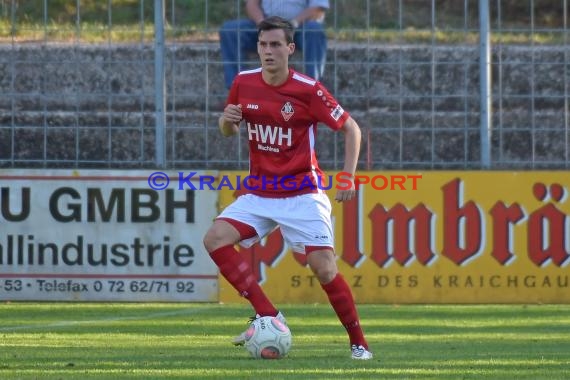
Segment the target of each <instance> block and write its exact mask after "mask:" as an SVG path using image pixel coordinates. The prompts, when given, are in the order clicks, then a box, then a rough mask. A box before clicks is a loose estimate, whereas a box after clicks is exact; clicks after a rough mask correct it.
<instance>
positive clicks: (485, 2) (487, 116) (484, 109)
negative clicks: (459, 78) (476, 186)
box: [479, 0, 492, 169]
mask: <svg viewBox="0 0 570 380" xmlns="http://www.w3.org/2000/svg"><path fill="white" fill-rule="evenodd" d="M489 17H490V15H489V0H479V41H480V44H479V57H480V59H479V73H480V75H479V77H480V79H479V80H480V88H481V106H480V113H481V128H480V129H481V166H482V168H484V169H486V168H489V167H490V166H491V128H492V120H491V31H490V22H489Z"/></svg>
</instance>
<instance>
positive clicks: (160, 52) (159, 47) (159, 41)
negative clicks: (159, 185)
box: [154, 0, 166, 167]
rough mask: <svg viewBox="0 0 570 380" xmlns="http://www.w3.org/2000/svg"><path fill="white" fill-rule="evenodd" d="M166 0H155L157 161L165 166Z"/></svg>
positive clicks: (159, 164)
mask: <svg viewBox="0 0 570 380" xmlns="http://www.w3.org/2000/svg"><path fill="white" fill-rule="evenodd" d="M164 18H165V11H164V1H163V0H154V93H155V95H154V99H155V117H156V123H155V128H156V130H155V148H156V149H155V157H156V158H155V161H156V165H157V166H158V167H164V165H165V161H166V149H165V144H166V79H165V69H164V54H165V47H164Z"/></svg>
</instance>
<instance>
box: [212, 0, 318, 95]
mask: <svg viewBox="0 0 570 380" xmlns="http://www.w3.org/2000/svg"><path fill="white" fill-rule="evenodd" d="M245 1H246V4H245V9H246V13H247V16H248V18H247V19H240V20H229V21H226V22H225V23H224V24H223V25H222V27H221V29H220V45H221V50H222V59H223V63H224V79H225V85H226V88H230V86H231V84H232V81H233V80H234V77H235V76H236V75H237V73H238V72H239V71H241V70H242V67H243V63H244V61H245V60H246V55H247V53H248V52H256V51H257V25H259V23H260V22H261V21H262V20H263V19H264V18H266V17H268V16H280V17H283V18H285V19H287V20H289V21H290V22H291V23H292V24H293V26H294V27H295V37H294V42H295V46H296V48H297V49H299V50H301V51H302V52H303V61H304V69H303V70H301V71H303V72H304V73H305V74H306V75H308V76H310V77H312V78H314V79H316V80H320V79H321V77H322V76H323V71H324V68H325V62H326V53H327V38H326V35H325V29H324V25H323V22H324V19H325V12H326V10H327V9H328V8H329V0H245Z"/></svg>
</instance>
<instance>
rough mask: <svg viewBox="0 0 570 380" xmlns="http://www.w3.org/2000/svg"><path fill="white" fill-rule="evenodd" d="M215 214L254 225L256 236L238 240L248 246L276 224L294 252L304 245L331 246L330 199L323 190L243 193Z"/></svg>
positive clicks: (301, 250)
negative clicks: (292, 193) (288, 194)
mask: <svg viewBox="0 0 570 380" xmlns="http://www.w3.org/2000/svg"><path fill="white" fill-rule="evenodd" d="M218 218H227V219H233V220H237V221H239V222H242V223H245V224H247V225H249V226H251V227H253V228H254V229H255V231H256V232H257V236H255V237H252V238H249V239H244V240H242V241H241V242H240V245H242V246H244V247H251V246H252V245H253V244H255V243H256V242H258V241H259V240H260V239H261V238H263V237H265V236H266V235H267V234H269V233H270V232H271V231H273V230H274V229H276V228H277V227H280V228H281V234H282V235H283V238H284V239H285V242H286V243H287V244H288V245H289V246H290V247H291V248H292V249H293V251H295V252H298V253H305V246H309V247H311V246H315V247H321V246H322V247H330V248H333V246H334V232H333V228H332V222H331V203H330V200H329V198H328V197H327V196H326V194H324V193H311V194H303V195H298V196H294V197H288V198H264V197H260V196H257V195H254V194H245V195H242V196H240V197H239V198H238V199H236V201H235V202H233V203H232V204H230V205H229V206H228V207H226V208H225V209H224V210H223V211H222V213H221V214H220V215H219V216H218Z"/></svg>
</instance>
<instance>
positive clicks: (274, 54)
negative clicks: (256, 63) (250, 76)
mask: <svg viewBox="0 0 570 380" xmlns="http://www.w3.org/2000/svg"><path fill="white" fill-rule="evenodd" d="M294 51H295V44H294V43H287V40H286V39H285V32H284V31H283V30H282V29H273V30H265V31H262V32H261V33H260V34H259V37H258V41H257V53H258V54H259V58H260V59H261V67H263V69H264V70H267V71H268V72H278V71H282V70H288V69H289V56H290V55H291V54H293V52H294Z"/></svg>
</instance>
